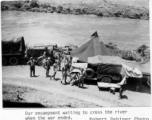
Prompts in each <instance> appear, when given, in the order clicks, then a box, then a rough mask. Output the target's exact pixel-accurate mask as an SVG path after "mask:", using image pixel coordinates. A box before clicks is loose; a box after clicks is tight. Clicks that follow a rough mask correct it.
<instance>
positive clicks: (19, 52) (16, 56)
mask: <svg viewBox="0 0 152 120" xmlns="http://www.w3.org/2000/svg"><path fill="white" fill-rule="evenodd" d="M25 48H26V47H25V42H24V37H19V38H17V39H15V38H12V39H11V40H9V41H6V40H4V39H3V40H2V65H3V66H4V65H8V64H9V65H18V64H20V63H21V62H22V60H23V59H24V53H25Z"/></svg>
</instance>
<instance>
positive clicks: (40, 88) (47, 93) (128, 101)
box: [2, 66, 151, 108]
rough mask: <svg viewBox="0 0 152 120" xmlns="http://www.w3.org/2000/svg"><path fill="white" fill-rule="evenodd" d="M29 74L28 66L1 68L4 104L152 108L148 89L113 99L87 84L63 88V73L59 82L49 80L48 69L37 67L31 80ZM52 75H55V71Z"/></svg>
mask: <svg viewBox="0 0 152 120" xmlns="http://www.w3.org/2000/svg"><path fill="white" fill-rule="evenodd" d="M29 72H30V71H29V66H5V67H2V83H3V100H4V101H5V102H8V101H9V102H19V103H35V104H40V105H41V107H42V106H43V107H53V108H54V107H56V108H61V107H63V108H70V107H72V108H81V107H85V108H93V107H125V106H130V107H131V106H135V107H137V106H141V107H144V106H145V107H148V106H151V94H149V93H146V91H147V88H146V87H145V86H142V87H140V90H141V91H143V89H144V91H145V92H135V91H131V90H126V91H125V92H124V95H125V96H126V98H125V99H122V100H120V99H118V92H116V94H115V95H113V94H111V93H110V92H109V91H108V90H103V91H99V90H98V87H97V85H93V84H90V83H89V84H88V83H87V84H85V85H84V87H85V88H84V89H82V88H79V87H77V86H71V85H62V84H61V82H60V79H61V78H62V77H61V72H58V73H57V80H50V79H49V78H46V77H45V69H44V68H42V67H38V66H36V75H37V77H30V74H29ZM50 74H51V75H52V74H53V71H52V69H51V70H50ZM5 105H6V104H5ZM7 105H8V103H7ZM8 106H9V105H8ZM21 107H22V106H21ZM31 107H32V106H31ZM39 107H40V106H39Z"/></svg>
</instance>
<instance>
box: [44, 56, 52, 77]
mask: <svg viewBox="0 0 152 120" xmlns="http://www.w3.org/2000/svg"><path fill="white" fill-rule="evenodd" d="M45 66H46V78H47V77H49V71H50V66H51V60H50V57H48V59H47V60H46V62H45Z"/></svg>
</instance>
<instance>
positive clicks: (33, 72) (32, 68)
mask: <svg viewBox="0 0 152 120" xmlns="http://www.w3.org/2000/svg"><path fill="white" fill-rule="evenodd" d="M27 64H28V65H30V77H32V74H33V77H35V64H36V61H35V60H34V59H33V57H31V58H30V60H29V61H28V62H27Z"/></svg>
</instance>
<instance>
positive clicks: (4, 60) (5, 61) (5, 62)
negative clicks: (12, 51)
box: [2, 58, 7, 66]
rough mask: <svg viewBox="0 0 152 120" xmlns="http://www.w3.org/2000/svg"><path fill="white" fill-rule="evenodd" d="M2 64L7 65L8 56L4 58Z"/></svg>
mask: <svg viewBox="0 0 152 120" xmlns="http://www.w3.org/2000/svg"><path fill="white" fill-rule="evenodd" d="M2 65H3V66H5V65H7V59H6V58H2Z"/></svg>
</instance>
